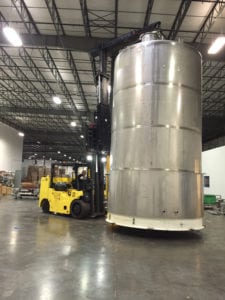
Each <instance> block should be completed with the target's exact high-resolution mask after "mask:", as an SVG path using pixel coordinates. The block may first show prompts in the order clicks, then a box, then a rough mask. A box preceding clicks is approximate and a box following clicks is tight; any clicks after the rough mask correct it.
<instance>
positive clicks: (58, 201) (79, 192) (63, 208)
mask: <svg viewBox="0 0 225 300" xmlns="http://www.w3.org/2000/svg"><path fill="white" fill-rule="evenodd" d="M85 173H86V174H88V173H89V174H90V172H88V166H87V165H85V164H72V163H53V164H52V166H51V175H50V176H46V177H42V178H41V185H40V194H39V206H40V207H41V208H42V210H43V212H44V213H48V212H54V213H60V214H67V215H70V214H71V215H72V216H73V217H74V218H78V219H81V218H85V217H87V216H89V215H90V212H91V197H92V182H91V180H90V178H88V177H86V178H84V177H83V178H82V179H81V178H79V176H80V174H85ZM82 176H83V175H82ZM82 176H80V177H82Z"/></svg>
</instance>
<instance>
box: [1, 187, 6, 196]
mask: <svg viewBox="0 0 225 300" xmlns="http://www.w3.org/2000/svg"><path fill="white" fill-rule="evenodd" d="M6 194H7V187H6V186H5V185H3V186H2V195H6Z"/></svg>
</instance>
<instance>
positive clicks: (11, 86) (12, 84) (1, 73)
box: [0, 68, 47, 107]
mask: <svg viewBox="0 0 225 300" xmlns="http://www.w3.org/2000/svg"><path fill="white" fill-rule="evenodd" d="M12 70H13V69H12ZM15 70H16V71H17V69H15ZM0 79H2V80H4V83H5V85H3V84H2V83H1V85H2V86H4V88H5V89H8V92H10V91H11V94H12V95H14V96H13V97H14V100H16V99H18V101H20V102H21V101H22V102H23V103H24V105H26V106H28V105H35V106H37V107H41V105H40V104H42V105H44V106H45V107H46V106H47V105H46V102H45V100H43V98H42V96H41V95H39V94H38V93H37V94H33V96H34V97H35V98H36V99H37V100H38V101H37V102H36V101H34V99H33V98H32V97H31V96H30V95H29V93H31V94H32V93H33V92H32V90H31V89H29V92H25V91H24V90H23V88H22V87H21V86H20V85H19V84H18V83H17V81H15V80H12V78H11V76H10V75H8V74H7V73H6V72H5V70H4V69H3V68H0ZM26 83H27V82H26ZM15 89H20V90H21V93H20V95H18V94H16V93H15V94H14V90H15Z"/></svg>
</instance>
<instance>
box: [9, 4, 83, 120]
mask: <svg viewBox="0 0 225 300" xmlns="http://www.w3.org/2000/svg"><path fill="white" fill-rule="evenodd" d="M11 1H12V3H13V5H14V7H15V8H16V10H17V13H18V15H19V16H20V18H21V20H22V21H23V24H24V26H25V27H26V29H27V31H28V32H29V33H30V34H31V33H33V31H34V32H35V33H36V34H40V31H39V29H38V28H37V26H36V25H35V23H34V20H33V18H32V16H31V14H30V12H29V10H28V8H27V6H26V4H25V3H24V1H23V0H20V1H19V5H18V3H17V0H11ZM27 20H29V26H28V24H27V22H26V21H27ZM40 53H41V55H42V58H43V59H44V61H45V63H46V64H47V65H48V67H49V69H50V70H51V72H52V75H53V76H54V77H55V79H56V82H57V83H58V85H59V87H60V89H61V90H62V92H63V94H64V96H65V97H66V99H67V101H68V103H70V105H71V109H72V110H73V112H74V114H75V115H77V112H78V109H77V107H76V105H75V103H74V101H73V98H72V96H71V95H70V93H69V91H68V89H67V87H66V85H65V82H64V81H63V79H62V76H61V74H60V72H59V70H58V68H57V67H56V65H55V62H54V60H53V58H52V56H51V54H50V51H49V50H48V49H47V48H44V49H40ZM78 118H79V121H80V123H81V124H82V122H83V120H82V119H81V118H80V117H79V115H78Z"/></svg>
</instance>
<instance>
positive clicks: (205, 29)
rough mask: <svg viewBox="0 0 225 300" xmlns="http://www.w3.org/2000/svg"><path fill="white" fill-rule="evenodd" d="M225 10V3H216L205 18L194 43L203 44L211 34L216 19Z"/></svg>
mask: <svg viewBox="0 0 225 300" xmlns="http://www.w3.org/2000/svg"><path fill="white" fill-rule="evenodd" d="M224 8H225V1H218V0H217V1H216V2H215V3H214V5H213V6H212V9H211V10H210V12H209V14H208V16H207V17H206V18H205V21H204V22H203V24H202V26H201V28H200V29H199V31H198V33H197V34H196V36H195V37H194V39H193V41H192V42H193V43H195V42H198V43H200V44H201V43H202V42H203V41H204V39H205V38H206V36H207V34H208V33H209V31H210V29H211V27H212V25H213V24H214V23H215V21H216V18H218V17H219V16H220V15H221V13H222V12H223V10H224Z"/></svg>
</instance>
